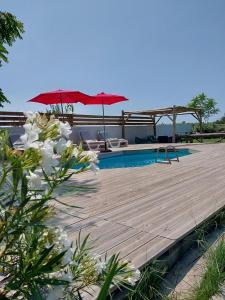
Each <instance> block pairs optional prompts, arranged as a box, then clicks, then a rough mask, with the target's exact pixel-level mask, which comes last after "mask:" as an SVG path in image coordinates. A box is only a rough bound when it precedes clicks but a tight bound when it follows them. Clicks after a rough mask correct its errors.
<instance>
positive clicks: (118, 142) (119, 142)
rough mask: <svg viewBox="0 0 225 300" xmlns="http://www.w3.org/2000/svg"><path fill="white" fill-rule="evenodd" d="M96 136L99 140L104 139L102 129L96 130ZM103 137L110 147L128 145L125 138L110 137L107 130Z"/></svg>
mask: <svg viewBox="0 0 225 300" xmlns="http://www.w3.org/2000/svg"><path fill="white" fill-rule="evenodd" d="M98 137H99V139H100V140H104V131H98ZM105 139H106V142H107V143H108V145H109V147H110V148H116V147H127V146H128V141H127V140H125V139H121V138H110V137H109V134H108V132H106V133H105Z"/></svg>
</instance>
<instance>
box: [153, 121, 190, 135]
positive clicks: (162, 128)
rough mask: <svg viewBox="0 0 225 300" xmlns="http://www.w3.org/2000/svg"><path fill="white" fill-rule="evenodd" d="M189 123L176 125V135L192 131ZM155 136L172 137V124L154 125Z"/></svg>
mask: <svg viewBox="0 0 225 300" xmlns="http://www.w3.org/2000/svg"><path fill="white" fill-rule="evenodd" d="M192 125H193V124H191V123H178V124H177V126H176V133H177V134H186V133H190V132H191V130H192ZM156 135H157V136H159V135H167V136H172V135H173V126H172V124H158V125H156Z"/></svg>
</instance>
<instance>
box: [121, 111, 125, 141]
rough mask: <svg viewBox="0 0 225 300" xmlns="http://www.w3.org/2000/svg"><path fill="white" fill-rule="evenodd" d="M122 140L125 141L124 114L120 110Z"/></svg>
mask: <svg viewBox="0 0 225 300" xmlns="http://www.w3.org/2000/svg"><path fill="white" fill-rule="evenodd" d="M122 138H123V139H125V113H124V110H122Z"/></svg>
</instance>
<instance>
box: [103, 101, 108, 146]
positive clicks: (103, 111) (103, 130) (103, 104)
mask: <svg viewBox="0 0 225 300" xmlns="http://www.w3.org/2000/svg"><path fill="white" fill-rule="evenodd" d="M102 116H103V131H104V142H105V151H107V150H108V149H107V142H106V137H105V108H104V104H103V102H102Z"/></svg>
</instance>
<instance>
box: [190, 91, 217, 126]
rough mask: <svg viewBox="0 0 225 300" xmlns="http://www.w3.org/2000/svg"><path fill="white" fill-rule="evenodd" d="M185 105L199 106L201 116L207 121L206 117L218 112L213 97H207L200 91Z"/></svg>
mask: <svg viewBox="0 0 225 300" xmlns="http://www.w3.org/2000/svg"><path fill="white" fill-rule="evenodd" d="M187 106H188V107H189V108H195V109H196V108H200V109H201V112H200V114H201V116H202V118H203V119H204V120H205V121H206V122H207V121H208V119H209V118H210V117H211V116H212V115H215V114H217V113H218V112H219V109H218V108H217V102H216V101H215V100H214V99H213V98H209V97H207V95H206V94H204V93H201V94H199V95H197V96H196V97H194V98H193V99H192V100H191V101H190V102H189V103H188V104H187Z"/></svg>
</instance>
